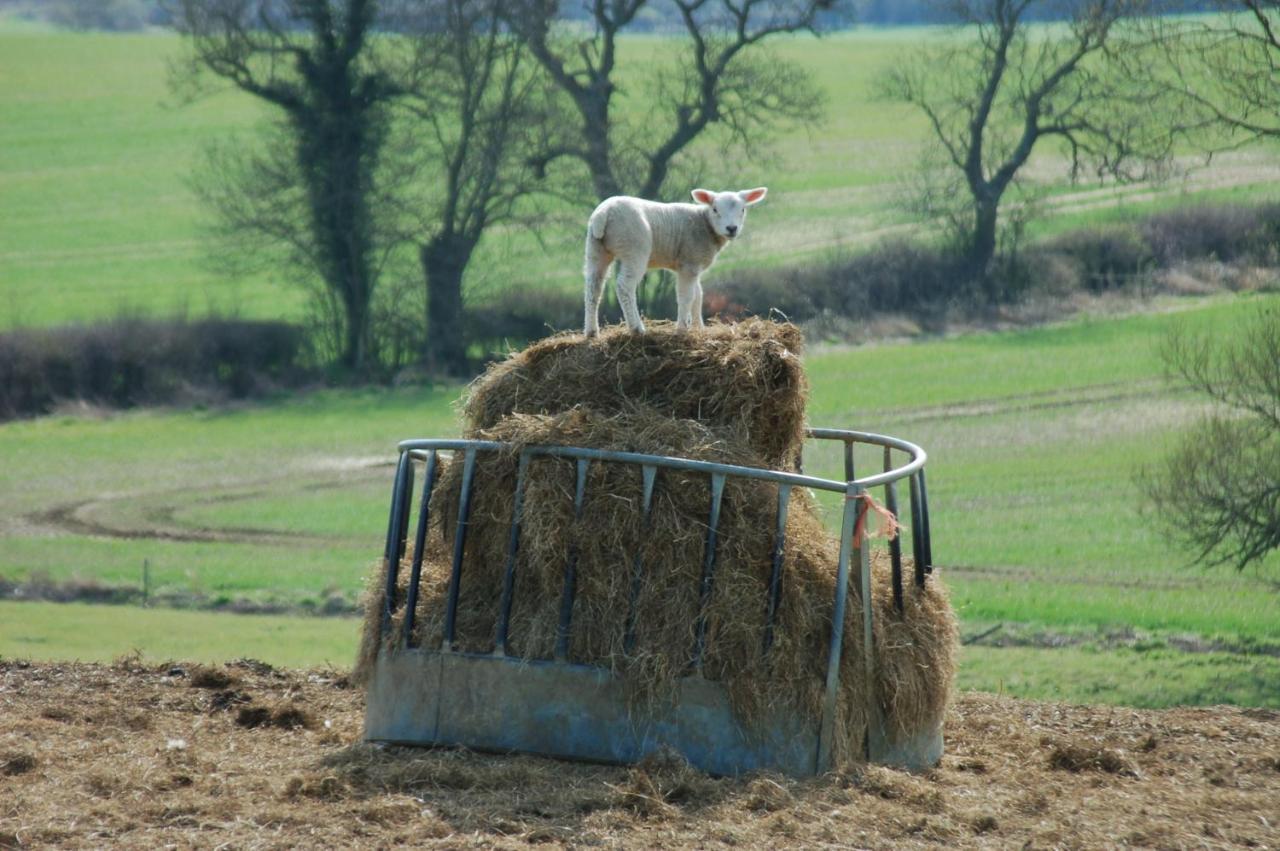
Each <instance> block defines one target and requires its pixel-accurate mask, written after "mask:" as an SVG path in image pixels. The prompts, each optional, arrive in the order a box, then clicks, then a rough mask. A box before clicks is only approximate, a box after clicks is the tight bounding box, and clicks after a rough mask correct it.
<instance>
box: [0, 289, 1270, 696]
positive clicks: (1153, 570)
mask: <svg viewBox="0 0 1280 851" xmlns="http://www.w3.org/2000/svg"><path fill="white" fill-rule="evenodd" d="M1263 303H1269V304H1272V305H1275V304H1280V296H1276V295H1269V296H1268V295H1257V296H1239V297H1224V298H1218V299H1212V300H1184V301H1175V300H1168V301H1162V302H1159V303H1155V304H1152V305H1150V307H1151V308H1152V310H1151V312H1148V313H1144V314H1140V315H1133V316H1129V317H1124V318H1116V319H1101V318H1083V319H1078V320H1075V321H1071V322H1068V323H1065V324H1062V325H1057V326H1052V327H1045V328H1039V329H1034V330H1028V331H1021V332H1016V333H979V334H971V335H966V336H959V337H954V338H949V339H940V340H934V341H929V342H919V343H910V344H883V345H876V346H868V347H862V348H857V349H847V348H827V349H819V350H817V351H814V352H812V353H810V355H809V356H808V358H807V367H808V370H809V372H810V376H811V379H812V384H813V394H812V403H811V407H810V417H811V421H812V422H813V423H814V424H815V425H834V426H845V427H854V428H861V429H866V430H872V431H881V432H886V433H890V434H895V435H899V436H902V437H905V438H907V439H910V440H913V441H916V442H918V443H920V444H921V445H923V446H924V447H925V448H926V449H927V450H928V451H929V452H930V455H931V461H930V465H929V472H930V495H931V500H932V503H933V508H934V524H933V525H934V530H935V531H934V537H935V544H934V550H935V559H936V561H937V562H938V563H939V564H940V565H942V568H941V575H942V576H943V577H944V578H945V581H946V582H947V583H948V585H949V586H950V588H951V591H952V596H953V601H954V602H955V604H956V606H957V609H958V610H959V612H960V615H961V618H962V621H963V624H964V630H965V632H966V634H975V633H979V632H983V631H986V630H988V629H990V628H991V627H993V626H997V625H1002V627H1003V629H1004V630H1005V632H1006V633H1008V634H1011V635H1014V636H1015V637H1016V638H1017V639H1018V640H1016V641H1013V642H1012V643H1013V644H1014V646H1010V647H988V646H981V647H970V648H966V657H965V658H966V662H965V664H964V666H963V668H962V679H961V682H962V684H963V685H965V686H966V687H973V688H985V689H990V690H1002V691H1005V692H1006V693H1010V694H1024V695H1029V696H1037V697H1049V696H1056V697H1064V698H1069V699H1077V700H1088V701H1114V702H1123V703H1139V704H1143V705H1166V704H1170V703H1180V702H1196V703H1202V702H1215V701H1222V700H1230V701H1236V702H1243V703H1250V704H1265V705H1280V628H1278V626H1277V618H1276V612H1277V602H1278V601H1277V596H1276V595H1277V591H1276V587H1275V584H1274V582H1272V581H1269V580H1268V579H1267V576H1268V575H1270V576H1272V577H1274V575H1275V570H1276V568H1277V567H1280V559H1276V558H1273V559H1272V560H1271V561H1270V562H1269V563H1268V564H1267V565H1265V566H1264V567H1263V568H1262V569H1260V571H1258V572H1246V573H1244V574H1237V573H1234V572H1230V571H1225V570H1220V571H1206V570H1204V569H1201V568H1198V567H1193V566H1188V565H1187V564H1186V557H1185V554H1184V553H1182V552H1180V551H1179V550H1178V549H1177V548H1176V547H1175V546H1173V545H1172V544H1171V543H1169V542H1168V541H1166V540H1165V539H1164V538H1163V537H1162V535H1161V533H1160V532H1159V531H1157V530H1156V529H1155V528H1154V527H1153V526H1152V525H1151V524H1150V523H1149V522H1148V521H1147V520H1146V519H1144V518H1143V517H1142V515H1141V511H1140V501H1139V498H1138V494H1137V491H1136V488H1135V486H1134V484H1133V475H1134V471H1135V469H1136V467H1137V466H1138V465H1140V464H1141V463H1143V462H1144V461H1148V460H1151V459H1154V458H1156V457H1157V456H1158V454H1159V453H1160V451H1161V448H1162V447H1163V446H1164V445H1165V444H1166V442H1167V441H1168V440H1170V439H1171V437H1172V436H1173V435H1174V434H1175V433H1176V431H1177V430H1178V429H1179V428H1180V427H1181V426H1183V425H1185V424H1186V423H1188V422H1190V421H1191V420H1192V419H1193V418H1194V417H1195V416H1196V415H1197V414H1198V412H1199V411H1200V410H1201V406H1200V403H1199V402H1197V401H1196V400H1195V399H1194V398H1191V397H1189V396H1187V395H1185V394H1182V393H1179V392H1175V391H1172V390H1170V389H1168V388H1167V387H1166V386H1165V385H1164V384H1163V383H1162V381H1161V380H1160V377H1159V373H1160V367H1159V362H1158V360H1157V359H1156V357H1155V356H1154V354H1153V347H1154V345H1155V343H1156V342H1157V341H1158V340H1159V339H1160V337H1161V335H1162V334H1163V333H1164V332H1165V330H1166V329H1167V328H1168V327H1169V325H1170V324H1171V323H1173V322H1185V323H1188V324H1190V325H1191V326H1193V327H1196V328H1199V329H1202V330H1207V331H1212V332H1214V333H1221V334H1229V333H1230V330H1231V328H1232V327H1233V326H1234V325H1235V324H1236V323H1238V322H1239V321H1240V320H1241V319H1242V317H1243V316H1244V314H1245V312H1246V311H1250V310H1253V309H1255V308H1256V306H1258V305H1259V304H1263ZM457 394H458V388H456V387H442V388H437V389H434V390H423V389H397V390H360V391H325V392H320V393H315V394H312V395H308V396H305V397H301V398H282V399H279V400H277V401H274V402H270V403H266V404H261V405H255V406H247V407H243V408H237V409H233V410H185V411H139V412H131V413H125V414H116V415H111V416H107V417H102V418H95V417H89V416H51V417H45V418H42V419H39V420H34V421H27V422H16V423H9V424H6V425H4V426H0V456H3V457H4V458H6V459H8V460H7V463H6V464H5V465H4V466H3V469H0V517H3V518H4V520H3V521H2V522H3V524H4V525H3V526H0V575H3V576H8V577H11V578H15V577H16V578H21V577H30V576H31V575H32V574H33V573H37V572H38V573H41V574H45V575H47V577H48V578H49V579H50V580H54V581H66V580H71V579H78V580H81V581H91V582H100V583H104V584H126V585H133V586H136V585H138V584H140V583H141V581H142V565H143V562H144V560H145V561H146V562H147V564H148V566H149V571H150V580H151V589H152V593H153V594H155V595H158V596H161V597H163V596H164V595H165V594H169V593H188V592H192V591H194V592H198V593H200V594H202V595H203V596H204V599H205V601H206V602H213V603H218V602H230V601H235V600H238V599H245V600H250V601H256V602H260V603H263V602H276V603H284V604H290V605H292V606H294V607H307V606H311V607H315V606H319V605H321V604H322V603H323V601H324V600H325V599H326V598H328V597H330V596H332V595H342V596H344V597H346V598H348V599H353V598H354V597H355V595H356V594H357V593H358V591H359V588H360V586H361V582H362V576H363V574H364V572H365V570H366V568H367V567H368V566H369V565H370V564H371V563H372V561H373V560H374V559H375V558H376V557H377V555H378V553H379V551H380V547H381V542H382V536H383V534H384V529H385V525H384V524H385V517H386V507H387V500H388V497H389V488H390V481H391V476H392V469H391V466H390V464H391V461H392V459H393V457H394V446H395V443H396V442H397V441H398V440H400V439H402V438H406V437H413V436H448V435H452V434H455V433H456V432H457V423H456V419H455V415H454V413H453V410H452V407H451V406H452V403H453V402H454V400H455V399H456V397H457ZM858 460H859V465H860V468H861V469H869V467H868V466H867V465H870V464H872V463H873V462H874V461H873V459H872V458H870V457H866V458H863V457H860V458H859V459H858ZM838 464H839V461H838V459H837V458H835V457H833V456H832V457H823V456H822V455H820V454H818V453H814V454H812V455H811V457H808V458H807V459H806V469H808V470H811V471H814V472H817V473H819V474H822V473H835V472H836V471H837V470H838ZM130 535H133V536H134V537H127V536H130ZM46 609H47V606H44V605H37V604H25V603H13V604H8V605H6V606H5V609H4V620H5V622H6V623H8V624H9V626H8V627H7V628H6V629H5V631H4V632H0V655H6V656H14V655H34V656H49V655H52V656H67V655H73V656H82V657H83V658H90V657H92V658H110V657H112V656H114V655H118V654H120V653H124V652H128V651H131V650H132V649H134V648H135V647H136V648H140V649H142V650H143V651H144V652H146V653H148V654H149V655H152V656H156V657H171V656H175V657H176V656H182V655H183V654H184V653H185V652H186V651H185V650H183V648H184V647H188V646H190V645H189V644H184V643H182V641H183V640H185V638H186V637H187V634H186V633H183V634H181V635H174V636H172V637H170V638H165V637H164V635H163V633H164V627H162V626H156V625H154V624H162V623H181V622H182V621H181V619H182V618H183V617H185V616H186V615H184V614H181V613H174V612H163V611H149V612H142V611H140V610H138V609H136V608H133V607H102V606H100V607H89V608H87V609H85V608H83V607H77V608H76V609H75V611H82V610H83V611H86V612H89V613H91V614H92V616H93V624H94V627H93V634H94V636H95V639H94V641H93V642H92V643H91V644H90V645H86V643H85V642H84V640H83V637H81V636H79V635H78V633H77V632H76V630H75V629H74V628H73V627H71V626H69V625H68V624H69V623H71V622H72V621H74V618H73V617H72V616H70V615H68V616H67V617H68V620H64V619H49V618H48V617H47V615H46ZM192 617H193V618H194V619H193V620H192V621H191V622H190V624H191V625H190V631H191V633H192V634H195V633H196V631H198V630H204V629H206V627H207V628H208V629H211V630H214V632H213V633H211V636H213V637H211V638H210V641H211V644H210V647H212V648H221V647H224V646H227V645H225V644H224V643H222V642H223V639H222V638H220V637H217V636H218V635H221V634H222V633H225V632H226V631H227V630H233V629H235V627H234V624H236V623H238V622H239V621H238V620H237V618H238V617H240V616H236V615H230V614H207V613H200V614H199V615H198V616H196V615H192ZM167 618H174V619H176V620H174V621H167V620H165V619H167ZM246 623H250V621H246ZM252 623H254V624H272V623H275V624H277V626H276V627H273V628H274V629H276V630H277V631H275V632H273V633H270V634H269V635H270V637H269V638H268V637H266V636H267V635H268V633H265V632H262V630H263V629H266V627H262V626H255V627H253V630H254V631H250V634H251V635H255V636H258V638H246V639H245V641H246V642H247V643H248V645H249V649H244V650H241V649H237V650H236V651H235V652H236V654H238V655H251V656H260V657H263V658H266V659H267V660H268V661H285V660H289V661H290V663H293V662H294V661H296V660H307V661H311V662H314V663H316V664H321V663H325V662H333V661H335V654H337V655H338V656H341V654H342V651H343V650H344V649H345V650H350V648H351V647H353V646H354V635H355V626H354V623H353V622H352V621H350V620H343V619H319V618H317V619H306V618H303V619H298V618H279V619H275V620H273V619H271V618H265V619H261V620H254V621H252ZM215 624H224V626H214V625H215ZM246 630H248V627H246ZM313 630H320V631H323V632H325V633H326V635H327V636H328V638H326V640H325V641H324V642H317V641H316V639H315V638H314V633H313ZM179 632H182V631H181V630H179ZM1117 635H1120V636H1121V637H1122V638H1123V640H1117V639H1116V636H1117ZM1028 636H1030V638H1029V639H1028V638H1027V637H1028ZM255 642H256V643H255ZM1053 644H1065V645H1066V646H1065V647H1059V648H1054V649H1050V646H1051V645H1053ZM235 646H236V647H237V648H240V647H244V646H245V644H244V643H241V644H237V645H235ZM312 647H313V649H308V648H312ZM335 648H338V649H337V650H335ZM1179 648H1183V649H1179ZM1186 648H1190V649H1192V650H1195V651H1197V652H1190V650H1189V649H1186ZM209 652H210V653H215V652H221V651H218V650H210V651H209ZM228 652H229V651H228Z"/></svg>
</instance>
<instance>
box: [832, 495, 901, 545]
mask: <svg viewBox="0 0 1280 851" xmlns="http://www.w3.org/2000/svg"><path fill="white" fill-rule="evenodd" d="M845 499H856V500H858V501H859V502H861V503H862V505H860V506H859V507H858V522H857V523H855V524H854V525H853V545H854V546H855V547H857V546H862V542H863V540H865V539H866V538H884V539H886V540H889V541H892V540H893V539H894V538H896V537H898V532H899V530H900V529H901V528H902V526H901V524H899V523H898V518H897V517H894V516H893V512H892V511H890V510H889V509H887V508H885V507H884V506H883V505H881V504H880V503H878V502H876V499H875V497H873V496H872V495H871V494H870V493H868V492H867V491H863V492H862V493H860V494H858V495H857V496H849V497H845ZM872 511H874V512H875V513H876V514H877V515H879V517H880V529H879V531H877V532H876V533H875V534H874V535H871V534H868V533H867V528H866V526H867V514H868V513H869V512H872Z"/></svg>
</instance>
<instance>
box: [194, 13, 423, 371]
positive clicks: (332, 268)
mask: <svg viewBox="0 0 1280 851" xmlns="http://www.w3.org/2000/svg"><path fill="white" fill-rule="evenodd" d="M377 6H378V4H377V2H376V0H178V2H177V4H176V8H175V12H176V16H175V25H176V27H177V29H178V31H179V32H180V33H182V34H183V35H184V36H186V38H187V43H188V48H189V53H188V55H187V56H186V57H185V59H184V61H183V62H182V63H181V65H180V66H179V67H178V69H177V71H178V73H177V76H176V81H177V83H178V85H179V86H182V85H186V84H190V85H193V86H194V87H195V88H193V89H192V91H198V90H199V89H200V87H202V86H203V83H202V82H201V81H202V79H207V77H208V76H209V75H212V76H213V77H214V78H216V79H219V80H222V81H225V82H227V83H230V84H231V85H233V86H235V87H236V88H238V89H240V90H241V91H244V92H246V93H248V94H250V95H252V96H253V97H255V98H258V99H259V100H261V101H263V102H265V103H267V104H270V105H271V106H272V107H274V108H275V109H276V110H277V111H278V112H277V114H278V115H279V118H280V124H279V128H280V129H281V131H282V132H280V133H278V134H275V135H274V136H273V137H272V138H273V141H274V142H275V145H274V147H269V148H268V149H267V150H266V152H265V153H263V154H261V155H247V157H248V158H247V159H239V160H237V159H235V158H234V157H229V158H228V159H227V164H228V166H229V167H232V171H231V173H229V174H228V178H229V180H228V183H227V187H226V191H219V192H217V194H218V195H219V196H220V197H221V199H222V202H223V204H222V205H221V206H222V209H223V211H224V213H227V214H229V215H230V216H231V219H230V221H231V223H232V224H233V225H235V224H239V225H241V226H243V227H244V228H245V229H247V230H256V232H257V233H258V235H259V236H260V237H262V238H264V239H267V240H274V241H276V242H278V243H279V244H281V245H283V246H285V247H286V248H287V249H288V250H289V252H290V253H291V255H292V256H293V258H294V259H295V260H296V261H297V262H299V263H301V264H303V265H305V267H306V268H308V269H309V270H311V272H312V273H314V274H315V275H316V276H317V277H318V278H319V280H321V281H323V284H324V289H325V292H326V293H327V295H328V297H329V299H330V303H331V304H332V306H333V307H334V308H335V309H336V312H335V315H336V317H337V319H338V321H340V323H341V338H342V340H341V345H340V353H341V354H340V362H341V363H342V365H343V366H345V367H346V368H348V369H351V370H354V371H360V370H362V369H364V367H365V361H366V357H367V354H368V350H369V342H370V341H369V315H370V302H371V300H372V298H373V294H374V290H375V288H376V286H377V282H378V275H379V269H380V263H381V261H382V259H383V258H384V257H385V254H386V252H387V251H388V250H389V249H388V245H387V244H386V241H387V240H386V237H387V234H386V233H385V232H384V231H383V230H382V228H381V227H380V225H379V222H378V218H377V215H376V205H375V204H374V203H373V199H374V198H375V196H376V195H377V194H378V190H377V186H376V184H377V174H378V168H379V165H380V160H381V157H382V154H383V152H384V149H385V144H386V140H387V133H388V125H389V114H390V113H389V107H390V104H391V102H392V101H393V100H394V99H395V98H397V97H399V96H401V94H402V90H401V88H400V87H399V86H398V85H396V84H395V83H394V82H393V81H392V79H391V78H390V76H388V74H387V73H385V71H384V70H383V69H382V68H380V67H379V65H378V63H377V62H376V61H375V58H374V55H373V53H374V49H373V46H372V42H373V40H372V39H371V38H370V36H371V34H372V32H373V29H374V27H375V23H376V14H377ZM237 178H238V179H237ZM290 199H292V200H293V201H296V203H297V206H293V207H289V206H288V203H287V202H288V200H290Z"/></svg>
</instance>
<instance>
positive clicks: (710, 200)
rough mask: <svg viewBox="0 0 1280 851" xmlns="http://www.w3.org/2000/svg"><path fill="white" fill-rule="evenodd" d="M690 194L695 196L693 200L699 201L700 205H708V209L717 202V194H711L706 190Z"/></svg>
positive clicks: (698, 190)
mask: <svg viewBox="0 0 1280 851" xmlns="http://www.w3.org/2000/svg"><path fill="white" fill-rule="evenodd" d="M689 194H691V195H692V196H693V200H695V201H697V202H698V203H699V204H706V205H707V206H708V207H710V206H711V205H712V204H714V203H715V201H716V193H714V192H710V191H708V190H706V189H695V190H693V192H691V193H689Z"/></svg>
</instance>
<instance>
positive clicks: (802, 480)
mask: <svg viewBox="0 0 1280 851" xmlns="http://www.w3.org/2000/svg"><path fill="white" fill-rule="evenodd" d="M807 432H808V436H809V437H812V438H815V439H818V440H839V441H842V442H844V443H868V444H873V445H876V446H883V447H886V448H890V449H898V450H900V451H902V452H906V453H907V454H908V455H910V456H911V460H910V461H909V462H908V463H907V464H905V465H903V466H901V467H895V468H894V469H892V470H886V471H885V472H883V473H877V474H876V475H874V476H864V477H863V478H860V479H854V480H852V481H848V482H842V481H837V480H834V479H822V478H818V477H817V476H806V475H804V474H803V473H784V472H781V471H778V470H770V469H768V468H766V467H743V466H739V465H737V464H720V463H717V462H715V461H696V460H693V459H691V458H677V457H673V456H669V455H647V454H644V453H641V452H615V451H611V450H607V449H587V448H584V447H579V446H530V447H527V448H526V450H525V451H526V452H529V453H530V454H532V455H546V456H552V457H558V458H575V459H586V460H591V461H621V462H629V463H633V464H647V465H652V466H655V467H666V468H668V469H676V470H692V471H695V472H704V473H722V474H724V473H728V474H733V475H741V476H747V477H750V478H754V479H761V480H764V481H767V482H775V483H777V484H783V485H795V486H799V487H806V488H814V489H816V490H826V491H835V492H836V493H847V492H848V491H849V490H850V488H851V487H854V488H859V489H862V490H866V489H868V488H872V487H876V486H878V485H883V484H886V483H888V482H892V481H897V480H898V479H903V478H906V477H907V476H912V475H915V473H916V472H917V471H918V470H920V469H921V468H922V467H924V464H925V461H926V460H927V458H928V456H927V455H926V454H925V451H924V450H923V449H921V448H920V447H919V446H917V445H915V444H914V443H911V442H909V441H906V440H901V439H899V438H896V437H890V436H888V435H884V434H875V433H873V432H866V431H851V430H848V429H837V428H812V429H808V430H807ZM399 448H400V451H401V452H409V453H410V454H412V455H414V456H415V457H420V453H425V452H430V451H433V450H442V449H444V450H466V449H485V450H500V449H509V448H511V444H508V443H500V442H497V441H492V440H464V439H460V438H454V439H435V438H430V439H417V440H403V441H401V442H400V445H399Z"/></svg>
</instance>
